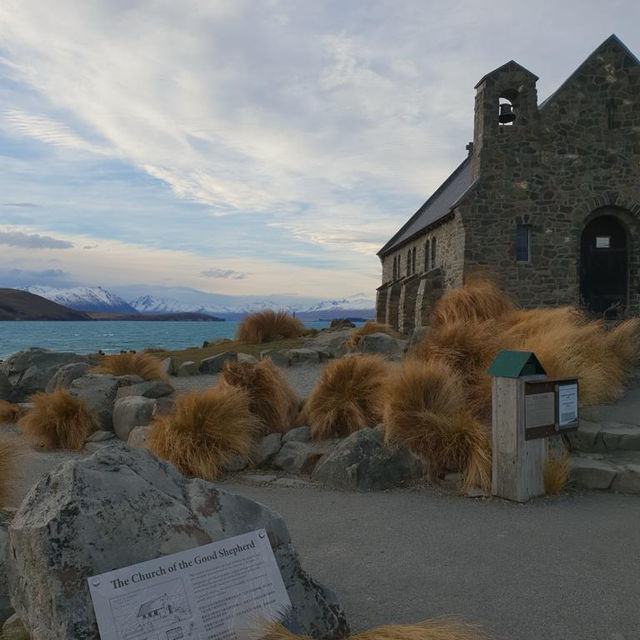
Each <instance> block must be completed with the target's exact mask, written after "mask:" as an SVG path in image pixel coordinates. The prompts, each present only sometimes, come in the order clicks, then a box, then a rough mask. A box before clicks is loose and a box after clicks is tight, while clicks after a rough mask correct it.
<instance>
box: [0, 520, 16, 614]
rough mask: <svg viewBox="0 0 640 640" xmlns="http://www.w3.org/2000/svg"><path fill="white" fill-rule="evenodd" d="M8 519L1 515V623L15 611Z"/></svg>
mask: <svg viewBox="0 0 640 640" xmlns="http://www.w3.org/2000/svg"><path fill="white" fill-rule="evenodd" d="M7 527H8V524H7V521H6V520H5V519H4V517H3V516H2V515H0V625H2V624H3V623H4V621H5V620H7V618H9V617H10V616H11V614H12V613H13V608H12V607H11V602H10V601H9V582H8V578H7V571H8V569H7V546H8V543H9V534H8V532H7Z"/></svg>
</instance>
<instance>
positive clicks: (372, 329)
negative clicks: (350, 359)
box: [345, 320, 398, 351]
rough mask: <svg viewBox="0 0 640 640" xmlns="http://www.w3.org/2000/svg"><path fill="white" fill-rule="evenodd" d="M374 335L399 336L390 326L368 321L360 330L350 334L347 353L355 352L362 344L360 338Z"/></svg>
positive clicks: (346, 345)
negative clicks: (359, 343)
mask: <svg viewBox="0 0 640 640" xmlns="http://www.w3.org/2000/svg"><path fill="white" fill-rule="evenodd" d="M372 333H387V334H388V335H390V336H396V335H398V334H397V333H396V332H395V331H394V330H393V329H392V328H391V327H390V326H389V325H388V324H381V323H380V322H374V321H373V320H367V322H365V323H364V324H363V325H362V326H361V327H360V328H358V329H354V330H353V331H352V332H351V333H350V334H349V339H348V340H347V342H346V344H345V347H346V349H347V351H355V350H356V348H357V346H358V342H360V338H362V336H368V335H371V334H372Z"/></svg>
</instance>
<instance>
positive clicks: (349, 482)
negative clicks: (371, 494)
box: [313, 427, 425, 491]
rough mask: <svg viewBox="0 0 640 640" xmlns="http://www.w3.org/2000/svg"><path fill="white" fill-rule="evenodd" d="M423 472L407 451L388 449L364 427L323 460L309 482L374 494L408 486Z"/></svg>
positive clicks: (420, 464)
mask: <svg viewBox="0 0 640 640" xmlns="http://www.w3.org/2000/svg"><path fill="white" fill-rule="evenodd" d="M424 471H425V469H424V465H423V463H422V462H421V461H420V459H419V458H417V457H416V456H414V455H413V454H412V453H411V452H410V451H407V450H406V449H400V448H398V449H388V448H387V447H385V446H384V444H383V443H382V434H381V433H380V432H379V431H378V430H377V429H369V428H368V427H365V428H364V429H360V430H359V431H356V432H355V433H352V434H351V435H350V436H349V437H347V438H345V439H344V440H342V441H341V442H340V443H339V444H338V445H337V446H336V447H335V448H334V449H333V451H331V453H329V454H328V455H327V456H325V457H324V458H323V459H322V460H321V461H320V462H319V463H318V466H317V467H316V468H315V470H314V472H313V479H314V480H318V481H319V482H323V483H325V484H328V485H330V486H332V487H336V488H339V489H351V490H356V491H377V490H382V489H391V488H393V487H399V486H403V485H406V484H410V483H412V482H414V481H415V480H417V479H418V478H419V477H421V476H422V475H423V474H424Z"/></svg>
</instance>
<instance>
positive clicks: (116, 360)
mask: <svg viewBox="0 0 640 640" xmlns="http://www.w3.org/2000/svg"><path fill="white" fill-rule="evenodd" d="M92 371H93V373H110V374H111V375H113V376H126V375H135V376H140V377H141V378H143V379H144V380H165V381H168V380H169V378H168V376H167V374H166V373H165V372H164V370H163V368H162V362H161V361H160V360H159V359H158V358H156V357H155V356H152V355H151V354H150V353H118V354H117V355H112V356H104V357H103V358H101V360H100V364H99V365H98V366H97V367H95V368H94V369H92Z"/></svg>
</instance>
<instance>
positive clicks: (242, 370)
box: [222, 358, 300, 433]
mask: <svg viewBox="0 0 640 640" xmlns="http://www.w3.org/2000/svg"><path fill="white" fill-rule="evenodd" d="M222 380H223V381H224V382H225V383H226V384H229V385H232V386H236V387H241V388H243V389H246V390H247V392H248V393H249V409H250V410H251V412H252V413H253V414H255V415H256V416H257V417H258V418H259V419H260V421H261V424H262V429H261V431H262V433H272V432H274V431H276V432H278V433H285V432H286V431H288V430H289V429H291V428H293V427H296V426H298V424H297V421H298V406H299V404H300V401H299V399H298V396H297V395H296V392H295V391H294V390H293V389H292V388H291V387H290V386H289V384H288V383H287V381H286V380H285V379H284V376H283V375H282V373H280V370H279V369H278V367H276V366H275V365H274V364H273V362H271V360H270V359H269V358H265V359H264V360H261V361H260V362H258V363H257V364H250V363H247V362H232V361H230V360H227V362H226V363H225V366H224V370H223V371H222Z"/></svg>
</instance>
